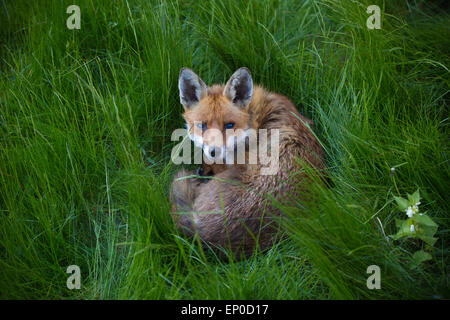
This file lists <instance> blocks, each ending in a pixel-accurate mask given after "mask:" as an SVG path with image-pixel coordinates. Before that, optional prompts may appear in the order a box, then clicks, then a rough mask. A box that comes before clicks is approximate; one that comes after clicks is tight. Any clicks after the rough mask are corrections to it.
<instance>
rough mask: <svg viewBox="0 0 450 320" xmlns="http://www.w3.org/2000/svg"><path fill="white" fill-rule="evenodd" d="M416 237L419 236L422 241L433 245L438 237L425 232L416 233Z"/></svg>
mask: <svg viewBox="0 0 450 320" xmlns="http://www.w3.org/2000/svg"><path fill="white" fill-rule="evenodd" d="M417 238H419V239H420V240H422V241H423V242H425V243H427V244H429V245H430V246H433V245H434V244H435V243H436V241H437V239H438V238H434V237H431V236H428V235H425V234H420V233H418V234H417Z"/></svg>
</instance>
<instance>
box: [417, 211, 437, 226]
mask: <svg viewBox="0 0 450 320" xmlns="http://www.w3.org/2000/svg"><path fill="white" fill-rule="evenodd" d="M412 219H413V220H414V221H415V222H417V223H419V224H421V225H424V226H428V227H437V226H438V225H437V224H436V222H434V221H433V220H432V219H431V218H430V217H429V216H427V215H426V214H422V215H420V214H415V215H414V216H413V217H412Z"/></svg>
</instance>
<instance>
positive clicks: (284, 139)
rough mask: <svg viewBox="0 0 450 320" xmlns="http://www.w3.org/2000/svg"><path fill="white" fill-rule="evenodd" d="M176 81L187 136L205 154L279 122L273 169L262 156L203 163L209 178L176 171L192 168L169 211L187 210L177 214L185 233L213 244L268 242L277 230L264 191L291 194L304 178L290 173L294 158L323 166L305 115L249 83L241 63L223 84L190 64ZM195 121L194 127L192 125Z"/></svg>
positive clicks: (176, 185) (177, 182) (241, 248)
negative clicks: (267, 170)
mask: <svg viewBox="0 0 450 320" xmlns="http://www.w3.org/2000/svg"><path fill="white" fill-rule="evenodd" d="M183 73H185V74H183ZM179 86H180V97H181V102H182V104H183V105H184V107H185V113H184V115H183V116H184V118H185V120H186V122H187V127H188V129H189V133H190V135H191V139H192V140H194V142H196V143H197V144H198V145H202V147H203V150H204V153H205V155H207V156H211V150H213V151H214V150H215V151H216V152H213V153H217V152H221V154H223V155H224V154H226V152H227V149H229V148H234V147H232V146H231V145H230V141H231V140H234V142H235V143H239V141H240V142H243V141H244V140H245V137H246V133H247V132H249V131H250V130H256V132H258V130H259V129H267V130H268V132H269V137H270V132H271V129H278V130H279V170H278V171H277V172H276V173H275V174H273V175H263V174H261V169H262V167H263V165H262V164H260V163H256V164H248V163H244V164H215V165H212V166H207V165H204V166H203V172H205V173H206V172H207V171H208V170H209V171H212V172H211V173H210V174H209V175H213V178H211V179H198V178H188V179H179V178H181V177H183V176H188V175H192V174H194V173H193V172H186V171H184V170H181V171H179V172H178V173H177V174H176V176H175V179H174V182H173V185H172V190H171V201H172V211H173V212H174V213H180V212H190V214H175V215H174V218H175V219H176V223H177V226H178V227H179V228H180V229H182V230H184V231H185V232H186V233H187V234H190V235H193V234H194V233H195V232H198V235H199V236H200V238H201V239H203V240H204V241H206V242H207V243H209V244H212V245H213V246H225V247H228V246H229V247H231V249H232V250H233V251H234V252H235V253H239V252H244V253H246V254H249V253H251V252H252V250H253V249H254V247H255V244H258V245H259V246H260V247H261V248H263V249H264V248H266V247H267V246H269V245H270V244H271V243H272V239H273V235H274V233H275V232H276V230H277V229H276V223H274V220H273V217H274V216H277V215H278V212H277V210H275V209H274V208H273V207H271V205H270V203H271V201H270V200H269V199H268V197H267V194H270V195H272V196H273V197H275V198H276V199H278V200H283V199H287V198H288V197H290V196H293V195H294V196H295V195H296V193H297V191H298V186H299V185H300V186H303V185H304V184H307V183H308V181H307V180H304V181H303V183H302V180H301V179H302V178H305V177H304V176H302V175H296V176H295V177H293V174H294V173H296V172H298V171H299V169H301V164H300V162H299V161H298V159H300V160H303V162H304V163H309V165H311V166H313V167H315V168H317V169H322V168H323V155H322V148H321V146H320V144H319V142H318V141H317V139H316V138H315V137H314V135H313V133H312V132H311V130H310V129H309V128H308V127H307V126H306V125H305V123H309V121H308V120H307V119H305V118H304V117H303V116H302V115H300V114H299V112H298V111H297V109H296V108H295V106H294V105H293V104H292V102H291V101H289V99H287V98H286V97H284V96H282V95H279V94H276V93H271V92H267V91H266V90H264V89H263V88H262V87H259V86H254V87H253V83H252V80H251V76H250V73H249V72H248V70H247V69H246V68H241V69H239V70H238V71H236V73H235V74H234V75H233V76H232V77H231V79H230V80H229V81H228V83H227V84H226V85H225V86H221V85H215V86H212V87H209V88H206V85H205V84H204V83H203V81H202V80H201V79H200V78H198V76H197V75H196V74H195V73H193V72H192V71H191V70H189V69H183V70H182V72H181V73H180V85H179ZM199 122H200V123H202V130H201V131H200V132H198V130H195V128H196V127H197V128H198V127H200V126H199V125H198V123H199ZM230 123H232V124H233V128H234V129H237V131H240V134H238V135H237V136H235V137H233V138H232V139H231V138H230V137H228V136H227V135H226V130H225V129H226V128H228V127H230V126H231V125H230ZM205 127H206V129H205ZM210 128H214V129H216V131H217V132H219V131H222V133H223V134H224V138H223V140H222V141H221V139H220V138H217V137H211V136H210V135H208V134H207V133H208V132H207V131H209V130H208V129H210ZM239 129H241V130H239ZM196 131H197V132H196ZM224 157H225V156H224ZM299 179H300V180H299ZM305 187H307V185H305ZM214 212H217V213H214Z"/></svg>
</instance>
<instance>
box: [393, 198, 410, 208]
mask: <svg viewBox="0 0 450 320" xmlns="http://www.w3.org/2000/svg"><path fill="white" fill-rule="evenodd" d="M394 199H395V201H396V202H397V205H398V208H399V209H400V210H401V211H405V210H406V209H408V207H409V202H408V200H406V199H404V198H402V197H396V196H394Z"/></svg>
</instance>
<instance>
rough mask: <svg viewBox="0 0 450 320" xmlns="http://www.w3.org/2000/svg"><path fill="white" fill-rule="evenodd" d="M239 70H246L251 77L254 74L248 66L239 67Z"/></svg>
mask: <svg viewBox="0 0 450 320" xmlns="http://www.w3.org/2000/svg"><path fill="white" fill-rule="evenodd" d="M238 71H239V72H242V71H244V72H245V73H248V74H249V75H250V77H251V76H252V73H251V72H250V69H249V68H247V67H240V68H239V69H238Z"/></svg>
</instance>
